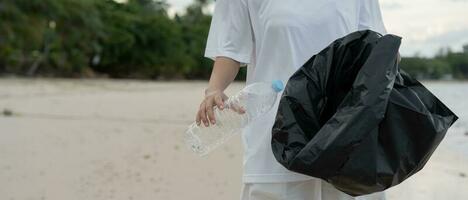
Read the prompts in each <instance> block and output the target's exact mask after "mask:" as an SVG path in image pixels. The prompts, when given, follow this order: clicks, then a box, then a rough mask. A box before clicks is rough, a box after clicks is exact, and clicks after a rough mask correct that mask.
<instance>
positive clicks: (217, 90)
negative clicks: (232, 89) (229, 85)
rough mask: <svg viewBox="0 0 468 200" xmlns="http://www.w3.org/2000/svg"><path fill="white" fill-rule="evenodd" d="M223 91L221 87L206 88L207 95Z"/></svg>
mask: <svg viewBox="0 0 468 200" xmlns="http://www.w3.org/2000/svg"><path fill="white" fill-rule="evenodd" d="M222 92H223V91H222V90H221V89H218V88H210V87H208V88H206V89H205V97H207V96H211V95H213V94H216V93H222Z"/></svg>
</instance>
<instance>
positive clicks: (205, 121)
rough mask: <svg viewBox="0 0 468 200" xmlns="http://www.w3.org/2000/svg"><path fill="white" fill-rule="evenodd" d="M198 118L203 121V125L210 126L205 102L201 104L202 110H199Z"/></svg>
mask: <svg viewBox="0 0 468 200" xmlns="http://www.w3.org/2000/svg"><path fill="white" fill-rule="evenodd" d="M198 113H199V115H198V117H199V119H200V120H201V122H202V123H203V124H205V126H206V127H208V126H209V123H208V119H207V118H206V109H205V102H203V103H201V104H200V108H199V110H198Z"/></svg>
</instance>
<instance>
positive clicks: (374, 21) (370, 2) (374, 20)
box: [358, 0, 387, 35]
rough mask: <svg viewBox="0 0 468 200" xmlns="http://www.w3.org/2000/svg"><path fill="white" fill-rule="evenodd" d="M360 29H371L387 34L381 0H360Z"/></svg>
mask: <svg viewBox="0 0 468 200" xmlns="http://www.w3.org/2000/svg"><path fill="white" fill-rule="evenodd" d="M360 2H361V5H360V10H359V26H358V29H359V30H366V29H370V30H373V31H376V32H379V33H381V34H383V35H384V34H387V29H386V28H385V24H384V22H383V19H382V12H381V10H380V5H379V0H360Z"/></svg>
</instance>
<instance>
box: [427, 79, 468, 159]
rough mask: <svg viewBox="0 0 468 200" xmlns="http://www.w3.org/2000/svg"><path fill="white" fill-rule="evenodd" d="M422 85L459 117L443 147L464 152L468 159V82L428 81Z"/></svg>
mask: <svg viewBox="0 0 468 200" xmlns="http://www.w3.org/2000/svg"><path fill="white" fill-rule="evenodd" d="M421 83H422V84H423V85H424V86H425V87H426V88H427V89H429V90H430V91H431V92H432V93H433V94H434V95H435V96H436V97H437V98H439V99H440V100H441V101H442V102H443V103H444V104H445V105H446V106H447V107H448V108H450V110H452V111H453V112H454V113H455V114H456V115H457V116H458V118H459V119H458V120H457V121H456V122H455V123H454V124H453V125H452V127H450V129H449V130H448V132H447V135H446V136H445V138H444V141H443V142H442V143H441V146H443V147H446V148H450V149H453V150H456V151H460V152H462V153H463V154H464V155H466V156H467V157H468V82H466V81H465V82H463V81H456V82H452V81H451V82H444V81H441V82H439V81H428V82H424V81H421Z"/></svg>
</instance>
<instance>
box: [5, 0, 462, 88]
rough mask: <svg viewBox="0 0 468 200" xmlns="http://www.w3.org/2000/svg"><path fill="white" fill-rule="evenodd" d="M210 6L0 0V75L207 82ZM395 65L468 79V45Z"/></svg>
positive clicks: (159, 0)
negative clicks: (175, 10) (172, 11)
mask: <svg viewBox="0 0 468 200" xmlns="http://www.w3.org/2000/svg"><path fill="white" fill-rule="evenodd" d="M210 2H211V1H209V0H196V1H195V2H194V3H193V4H191V5H190V6H188V7H187V8H186V12H185V13H184V14H182V15H180V14H176V15H175V16H174V17H170V16H169V15H168V13H167V10H168V8H169V6H168V4H167V2H166V1H165V0H128V1H127V2H126V3H117V2H115V1H113V0H2V1H0V19H2V22H1V23H0V74H16V75H26V76H60V77H81V76H93V75H96V74H98V75H105V76H109V77H115V78H147V79H161V78H163V79H171V78H188V79H207V78H208V77H209V76H210V72H211V66H212V61H211V60H209V59H207V58H204V56H203V53H204V50H205V42H206V37H207V36H208V31H209V26H210V22H211V16H210V15H207V14H205V13H204V12H203V9H204V8H205V7H206V6H207V4H208V3H210ZM401 66H402V67H403V68H404V69H405V70H406V71H408V72H409V73H411V74H413V75H414V76H417V77H418V78H429V79H433V78H434V79H436V78H444V77H446V76H447V75H452V76H453V77H455V78H468V46H466V47H465V51H464V52H463V53H453V52H450V51H447V52H442V53H440V54H439V55H437V56H436V57H434V58H420V57H407V58H403V60H402V63H401ZM243 78H245V68H242V70H241V72H240V75H239V76H238V79H243Z"/></svg>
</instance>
